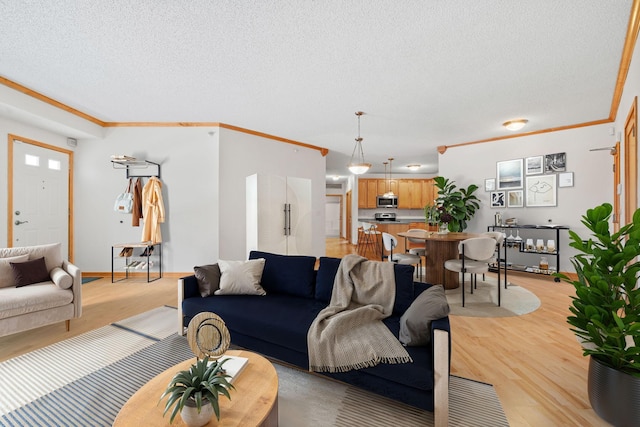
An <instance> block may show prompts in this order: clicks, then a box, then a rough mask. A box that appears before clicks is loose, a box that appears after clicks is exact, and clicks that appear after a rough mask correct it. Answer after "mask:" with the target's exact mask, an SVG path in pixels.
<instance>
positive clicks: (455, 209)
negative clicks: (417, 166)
mask: <svg viewBox="0 0 640 427" xmlns="http://www.w3.org/2000/svg"><path fill="white" fill-rule="evenodd" d="M433 181H434V183H435V186H436V188H437V189H438V197H437V198H436V200H435V205H434V207H433V208H435V209H436V211H437V215H438V216H439V217H440V218H442V217H444V218H446V219H447V221H444V220H443V221H441V223H446V225H447V228H448V230H449V231H464V230H465V229H466V228H467V221H469V220H470V219H471V218H472V217H473V216H474V215H475V213H476V211H477V210H478V209H480V199H478V198H477V197H476V195H475V194H473V193H474V192H475V191H476V190H477V189H478V186H477V185H475V184H471V185H469V186H468V187H467V188H462V187H461V188H458V186H457V185H456V184H455V181H451V180H449V179H447V178H444V177H442V176H437V177H435V178H434V179H433ZM426 208H430V207H428V206H427V207H426ZM428 212H429V211H428V210H427V209H425V215H428Z"/></svg>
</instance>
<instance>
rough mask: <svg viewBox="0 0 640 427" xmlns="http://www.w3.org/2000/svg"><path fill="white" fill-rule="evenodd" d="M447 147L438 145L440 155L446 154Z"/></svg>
mask: <svg viewBox="0 0 640 427" xmlns="http://www.w3.org/2000/svg"><path fill="white" fill-rule="evenodd" d="M447 148H448V147H447V146H446V145H438V153H440V154H444V153H445V152H446V151H447Z"/></svg>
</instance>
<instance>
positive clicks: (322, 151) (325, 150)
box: [216, 123, 329, 157]
mask: <svg viewBox="0 0 640 427" xmlns="http://www.w3.org/2000/svg"><path fill="white" fill-rule="evenodd" d="M216 125H218V126H219V127H221V128H224V129H229V130H234V131H236V132H242V133H247V134H249V135H255V136H259V137H262V138H267V139H272V140H274V141H279V142H284V143H287V144H293V145H297V146H300V147H305V148H310V149H312V150H318V151H319V152H320V154H322V157H324V156H326V155H327V154H328V153H329V149H328V148H324V147H318V146H317V145H311V144H307V143H305V142H300V141H294V140H292V139H287V138H282V137H280V136H275V135H269V134H268V133H264V132H258V131H256V130H251V129H245V128H241V127H239V126H233V125H228V124H226V123H216Z"/></svg>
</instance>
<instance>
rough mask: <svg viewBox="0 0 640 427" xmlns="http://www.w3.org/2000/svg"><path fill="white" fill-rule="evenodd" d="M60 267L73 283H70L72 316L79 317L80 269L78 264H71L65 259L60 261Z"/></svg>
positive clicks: (80, 300)
mask: <svg viewBox="0 0 640 427" xmlns="http://www.w3.org/2000/svg"><path fill="white" fill-rule="evenodd" d="M62 269H63V270H64V271H66V272H67V273H69V275H70V276H71V277H72V278H73V285H71V291H72V292H73V312H74V315H73V317H74V318H77V317H80V316H81V315H82V271H80V268H79V267H78V266H76V265H74V264H71V263H70V262H69V261H67V260H63V261H62Z"/></svg>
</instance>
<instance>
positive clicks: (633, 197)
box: [624, 96, 638, 224]
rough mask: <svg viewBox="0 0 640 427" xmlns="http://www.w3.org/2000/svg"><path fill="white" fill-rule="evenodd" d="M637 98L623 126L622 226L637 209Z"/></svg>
mask: <svg viewBox="0 0 640 427" xmlns="http://www.w3.org/2000/svg"><path fill="white" fill-rule="evenodd" d="M637 122H638V97H637V96H636V97H635V98H634V99H633V103H632V104H631V108H630V109H629V114H628V115H627V120H626V122H625V124H624V224H629V223H630V222H631V221H632V220H633V213H634V212H635V211H636V209H638V136H637V132H636V130H637Z"/></svg>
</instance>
